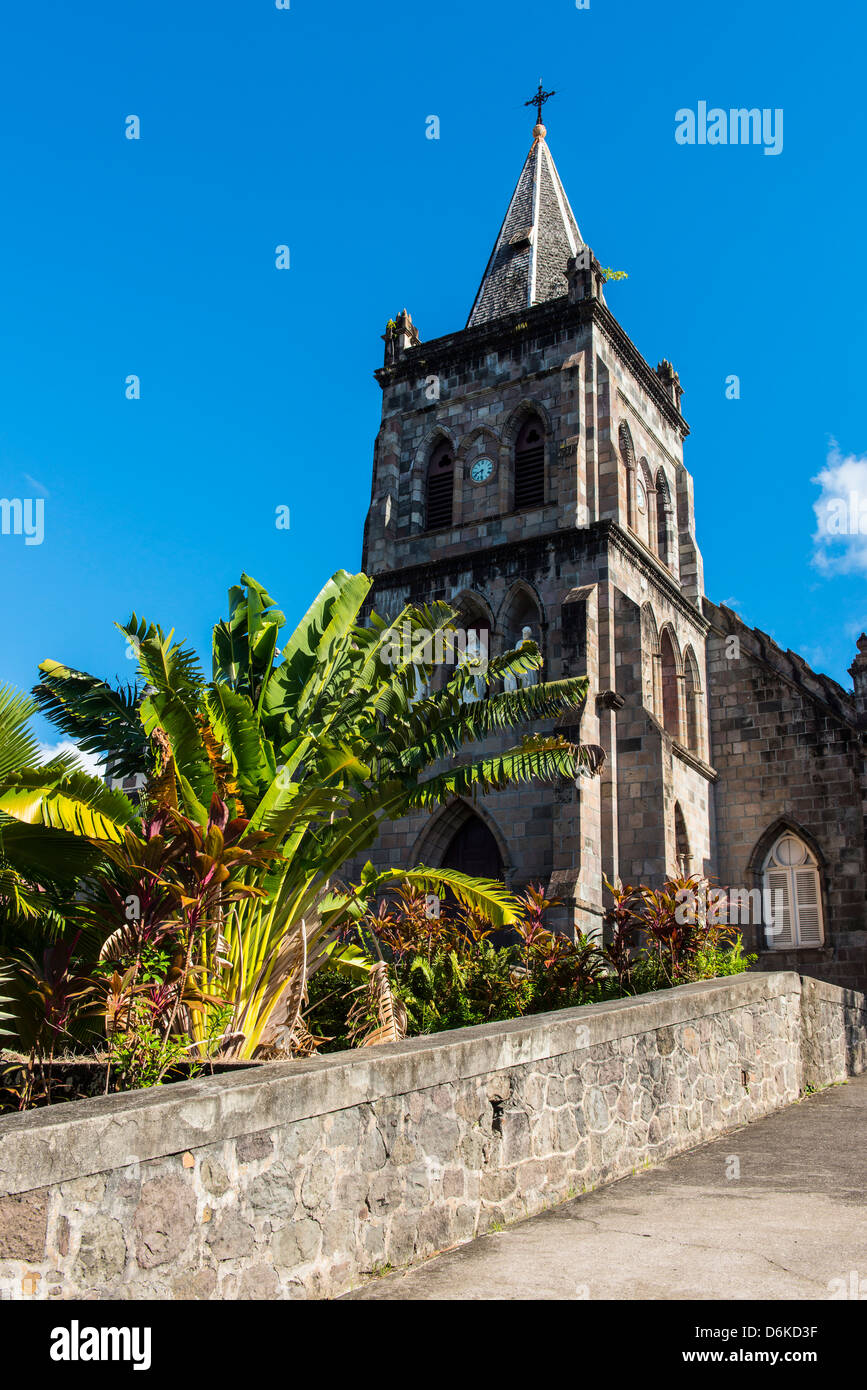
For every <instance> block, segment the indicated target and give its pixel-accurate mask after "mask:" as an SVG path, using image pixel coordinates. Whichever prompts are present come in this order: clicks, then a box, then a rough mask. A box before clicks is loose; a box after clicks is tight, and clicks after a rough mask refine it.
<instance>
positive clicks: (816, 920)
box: [762, 830, 825, 951]
mask: <svg viewBox="0 0 867 1390" xmlns="http://www.w3.org/2000/svg"><path fill="white" fill-rule="evenodd" d="M762 878H763V884H762V886H763V888H764V890H765V891H764V895H763V909H764V911H763V915H764V921H765V932H766V934H767V946H768V950H771V951H785V950H791V949H792V948H795V949H797V948H798V947H802V946H821V945H822V942H823V941H824V939H825V932H824V922H823V916H822V885H821V880H820V878H819V865H818V861H817V860H816V856H815V855H814V854H813V853H812V851H811V850H810V849H809V848H808V847H807V845H805V844H804V841H803V840H802V839H801V838H800V836H799V835H796V834H795V833H794V831H791V830H786V831H784V832H783V834H782V835H781V836H780V837H779V839H778V840H776V841H775V843H774V845H773V846H772V848H771V851H770V853H769V854H768V856H767V857H766V859H765V862H764V865H763V868H762Z"/></svg>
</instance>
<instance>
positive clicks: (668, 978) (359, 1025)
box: [306, 878, 755, 1050]
mask: <svg viewBox="0 0 867 1390" xmlns="http://www.w3.org/2000/svg"><path fill="white" fill-rule="evenodd" d="M698 887H699V880H697V879H694V878H673V879H669V880H668V881H667V882H666V883H665V884H664V885H663V887H662V888H661V889H650V888H646V887H640V888H637V889H633V888H626V889H624V888H621V887H620V886H617V887H616V888H612V907H611V908H610V910H609V924H608V925H609V928H610V930H609V931H608V932H606V938H607V941H608V944H607V945H604V946H603V945H602V944H600V943H597V942H595V941H592V940H589V939H588V938H587V937H585V936H582V935H581V934H580V933H578V934H577V935H576V938H575V939H574V940H573V939H572V938H571V937H567V936H565V935H563V934H562V933H559V932H555V931H552V930H551V929H550V928H549V927H548V926H547V924H546V918H547V915H548V913H549V911H550V909H551V908H552V907H554V906H555V904H554V903H552V902H548V901H547V900H546V899H545V897H544V893H543V891H542V888H541V887H540V886H537V887H530V888H529V889H528V890H527V892H526V893H525V894H524V895H523V896H522V898H521V899H520V900H519V920H518V923H517V926H516V929H515V933H514V940H513V941H511V942H509V943H506V944H497V942H496V940H495V939H494V937H493V935H492V932H491V930H490V928H489V927H488V926H487V925H486V924H485V923H484V922H483V921H480V920H479V918H478V916H477V915H476V914H475V913H473V912H472V911H468V910H467V909H457V910H451V911H449V910H446V911H444V912H443V913H441V914H440V915H439V916H437V917H433V918H431V916H430V914H429V910H428V904H427V901H426V899H425V898H424V896H423V895H421V894H420V893H419V892H418V891H416V890H414V889H412V888H411V887H402V888H400V889H398V891H397V892H396V893H395V894H394V895H393V897H392V898H391V900H390V901H389V902H383V903H380V905H379V907H378V908H377V909H376V910H370V911H369V912H367V913H366V914H364V916H363V917H362V918H361V919H360V920H359V921H358V922H356V923H354V924H353V925H352V926H351V927H348V928H346V929H345V930H344V931H343V932H342V933H341V945H340V948H339V951H343V952H348V953H349V959H350V961H351V963H352V968H349V969H347V968H346V965H345V963H344V961H343V960H341V958H340V955H339V952H335V955H334V958H333V960H332V961H329V964H328V966H327V968H326V969H324V970H322V971H320V972H319V974H318V975H317V976H316V977H315V979H314V980H313V981H312V982H311V986H310V1003H309V1008H308V1010H307V1012H306V1023H307V1026H308V1029H309V1032H310V1036H311V1037H312V1038H313V1039H314V1040H315V1041H316V1042H317V1043H318V1045H319V1046H321V1047H323V1048H324V1049H325V1050H333V1049H339V1048H342V1047H347V1046H359V1045H361V1046H364V1045H367V1044H369V1043H371V1042H381V1041H397V1040H398V1039H399V1038H401V1037H404V1036H407V1035H408V1034H420V1033H438V1032H441V1031H442V1030H443V1029H448V1028H458V1027H463V1026H465V1025H467V1024H475V1023H488V1022H492V1021H493V1020H496V1019H509V1018H518V1017H522V1016H524V1015H529V1014H536V1013H540V1012H544V1011H547V1010H551V1009H560V1008H566V1007H570V1006H576V1005H580V1004H590V1003H597V1002H601V1001H602V1000H606V999H616V998H620V997H624V996H626V995H632V994H640V993H644V992H646V991H648V990H651V989H661V988H666V987H669V986H671V985H674V984H685V983H688V982H689V981H692V980H700V979H708V978H711V977H713V976H716V975H733V974H739V973H740V972H742V971H744V970H747V969H748V968H749V966H750V965H751V964H753V963H754V961H755V957H753V956H745V955H744V953H743V945H742V941H741V938H740V936H739V935H738V934H737V933H733V932H730V931H728V930H727V929H725V928H723V927H717V926H714V925H713V924H712V923H709V922H708V921H707V920H706V919H705V920H700V919H698V920H695V921H693V922H688V923H685V924H682V923H681V922H679V921H678V920H677V916H678V915H680V916H682V915H683V914H678V907H679V905H680V904H681V903H682V901H683V898H684V895H685V894H686V893H688V892H690V891H693V890H697V889H698ZM359 958H360V959H362V960H364V959H366V960H367V961H368V962H370V963H371V965H372V963H373V962H374V961H376V965H375V966H373V970H372V975H373V972H375V978H371V979H370V981H369V982H364V981H362V982H361V983H357V982H356V979H355V975H356V974H357V972H358V964H357V962H358V960H359Z"/></svg>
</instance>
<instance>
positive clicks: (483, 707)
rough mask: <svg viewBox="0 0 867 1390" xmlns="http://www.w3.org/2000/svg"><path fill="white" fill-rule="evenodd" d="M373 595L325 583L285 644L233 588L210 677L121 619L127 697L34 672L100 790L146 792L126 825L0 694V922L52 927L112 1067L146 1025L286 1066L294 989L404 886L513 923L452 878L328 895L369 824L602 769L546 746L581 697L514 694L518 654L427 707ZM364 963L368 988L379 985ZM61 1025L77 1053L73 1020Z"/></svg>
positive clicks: (494, 890) (187, 655) (425, 873)
mask: <svg viewBox="0 0 867 1390" xmlns="http://www.w3.org/2000/svg"><path fill="white" fill-rule="evenodd" d="M370 588H371V581H370V579H368V578H367V577H366V576H365V575H350V574H347V573H346V572H344V571H340V572H338V573H337V574H336V575H334V576H333V577H332V579H331V580H329V582H328V583H327V584H326V586H325V587H324V589H323V590H322V591H321V593H320V594H319V595H318V596H317V598H316V600H315V601H314V603H313V604H312V606H311V607H310V609H309V610H308V612H307V613H306V614H305V616H304V618H303V619H302V621H301V623H300V624H299V625H298V627H297V628H296V629H295V631H294V632H293V633H292V634H291V636H290V637H289V639H288V641H286V642H285V643H282V645H281V641H282V639H281V632H282V629H283V628H284V626H285V619H284V616H283V614H282V613H281V612H280V611H279V609H278V608H277V606H276V604H275V602H274V600H273V599H272V598H271V597H270V595H269V594H268V593H267V592H266V591H265V590H264V589H263V588H262V587H261V585H259V584H257V583H256V582H255V581H254V580H252V579H250V578H248V577H247V576H242V582H241V584H240V585H239V586H236V587H234V588H233V589H231V590H230V593H229V613H228V617H227V618H226V619H224V620H222V621H220V622H218V623H217V625H216V627H215V628H214V633H213V642H212V653H211V674H210V679H208V678H207V677H206V676H205V674H204V671H203V669H202V667H201V664H200V662H199V659H198V658H197V656H196V654H195V653H194V652H193V651H191V650H190V649H189V648H188V647H186V646H184V645H183V644H182V643H179V642H176V641H175V640H174V634H173V632H168V633H166V632H165V631H164V630H163V629H162V628H160V627H159V626H157V625H155V624H153V623H149V622H147V621H145V620H143V619H139V618H138V617H137V616H136V615H133V616H132V617H131V618H130V620H129V622H127V623H126V624H124V625H122V626H120V631H121V632H122V634H123V636H124V637H125V639H126V641H127V643H128V644H129V649H130V651H131V652H132V653H134V655H135V659H136V664H137V672H136V678H135V680H134V681H133V682H132V683H130V684H128V685H126V686H123V687H113V686H111V685H110V684H109V683H108V682H105V681H102V680H100V679H99V678H98V677H95V676H92V675H90V674H88V673H86V672H83V671H79V670H76V669H75V668H73V667H71V666H68V665H64V664H61V663H59V662H57V661H53V660H52V661H46V662H44V663H43V664H42V666H41V668H40V672H41V681H40V684H39V685H38V686H37V687H36V690H35V691H34V698H35V701H36V704H37V705H38V707H39V709H40V710H41V711H42V713H43V714H45V715H47V717H48V718H49V719H51V720H52V722H53V723H54V724H55V726H56V727H57V728H58V729H59V730H60V731H61V732H62V733H64V734H66V735H67V736H68V737H69V738H71V739H74V740H75V741H76V743H77V744H78V746H79V747H80V748H82V749H83V750H85V751H87V752H89V753H91V754H95V755H97V756H98V757H100V758H101V759H102V760H103V761H104V763H105V765H106V768H107V770H108V771H110V773H111V774H112V775H113V776H115V777H120V776H128V775H132V774H137V775H139V776H141V777H143V778H144V779H145V780H146V788H145V791H144V794H143V798H144V804H143V806H142V807H137V806H135V805H133V803H132V802H131V801H130V800H129V799H128V798H126V797H125V796H124V795H122V794H121V793H119V792H111V791H108V790H107V789H106V787H105V786H104V785H103V784H102V783H100V782H98V781H94V779H89V778H86V777H84V775H83V774H81V773H78V772H75V771H74V770H73V769H72V767H71V766H69V765H68V763H66V762H65V761H64V760H56V761H55V763H52V764H48V765H47V766H46V767H43V768H38V767H37V766H36V763H35V759H36V754H37V751H38V750H37V749H36V748H35V744H34V742H33V740H32V739H30V736H29V735H27V734H26V732H22V721H26V718H27V717H28V716H29V713H30V712H31V711H32V708H33V706H32V704H31V702H29V701H24V700H22V698H21V697H17V698H18V700H19V703H18V704H17V705H14V707H13V710H12V713H11V714H10V716H9V720H8V721H7V723H8V729H7V728H4V726H3V723H2V713H3V711H2V707H0V741H2V744H3V751H2V755H0V817H2V821H0V833H2V836H3V848H4V858H3V862H2V871H3V873H4V875H6V876H5V877H4V878H3V879H2V880H0V898H2V904H3V909H4V914H5V915H6V916H7V917H8V918H9V919H10V920H12V921H16V922H18V921H24V920H26V919H27V917H28V914H30V915H31V916H34V915H37V916H38V917H39V919H40V922H41V924H42V927H41V929H42V930H43V935H44V934H45V932H44V927H45V920H46V914H50V913H51V912H52V911H55V912H56V914H57V921H56V923H55V932H54V935H55V936H57V935H58V934H60V935H63V934H64V933H65V934H66V941H67V946H69V941H70V940H72V941H73V942H74V945H73V946H71V947H69V952H68V962H67V972H68V973H69V975H70V978H72V977H73V976H74V977H75V978H76V979H78V976H79V974H81V969H82V965H83V964H85V963H86V964H87V970H86V971H85V974H86V975H88V978H89V977H91V976H92V979H90V983H89V985H87V986H86V987H84V992H83V993H82V996H81V997H82V999H83V1000H84V999H86V1001H87V1002H86V1005H85V1004H84V1003H83V1004H82V1011H85V1009H86V1011H87V1016H88V1018H91V1017H92V1016H93V1015H94V1013H96V1014H97V1015H98V1016H99V1017H100V1019H101V1020H102V1025H103V1027H104V1030H105V1033H106V1035H107V1037H108V1039H109V1043H110V1044H111V1045H112V1046H114V1047H115V1048H116V1049H125V1050H126V1052H127V1053H128V1052H129V1035H130V1033H131V1032H133V1031H135V1030H138V1033H139V1034H141V1033H142V1030H143V1029H144V1027H145V1025H146V1026H147V1027H148V1028H150V1029H151V1030H152V1032H153V1034H154V1038H156V1039H157V1041H158V1040H159V1039H162V1040H163V1042H164V1043H165V1044H166V1046H165V1058H164V1059H163V1060H166V1059H168V1061H167V1065H172V1064H173V1059H174V1057H175V1049H174V1043H173V1044H172V1046H171V1047H169V1040H170V1039H177V1038H178V1037H181V1038H182V1039H184V1046H186V1047H187V1048H188V1050H189V1052H190V1053H191V1054H192V1055H197V1056H204V1055H207V1054H213V1053H214V1052H219V1053H220V1054H221V1055H224V1056H230V1057H231V1056H240V1057H252V1056H256V1055H259V1056H262V1055H273V1053H274V1052H275V1051H277V1050H280V1049H283V1050H286V1049H293V1048H296V1047H297V1046H299V1045H301V1044H302V1043H303V1039H304V1037H305V1030H304V1025H303V1018H302V1011H303V1001H304V997H305V992H306V989H307V982H308V978H309V977H310V975H311V974H312V973H314V972H315V970H316V969H317V968H318V967H319V966H320V965H322V964H323V963H324V962H330V959H331V956H330V954H329V953H330V952H331V950H332V943H333V940H334V935H335V933H336V932H337V931H338V930H339V928H340V927H341V925H343V924H345V922H346V921H347V920H357V919H358V918H359V916H361V915H363V914H364V913H365V912H368V911H369V910H371V908H372V907H373V905H374V904H375V903H376V901H377V900H378V899H379V898H380V897H381V895H382V894H383V893H385V892H388V891H390V890H393V889H394V888H395V886H396V885H398V884H400V883H402V882H403V883H406V884H408V885H410V886H411V887H412V888H413V889H414V890H417V891H419V892H422V891H423V892H424V893H426V894H431V893H437V894H440V895H443V894H445V893H449V894H451V895H453V896H454V898H455V899H456V900H457V901H458V902H459V903H460V904H461V905H462V907H463V908H464V909H465V910H466V911H468V912H472V913H474V914H476V915H477V916H478V917H479V918H481V919H483V920H484V921H485V923H487V924H488V925H489V926H491V927H496V928H501V929H502V928H506V927H513V926H515V925H516V924H517V923H518V921H519V919H520V905H519V904H518V903H517V902H516V901H515V900H514V899H513V898H512V897H511V896H510V895H509V894H508V893H507V892H506V891H505V889H504V888H503V885H502V884H499V885H498V884H494V883H490V882H486V881H482V880H476V879H471V878H467V877H466V876H464V875H461V874H458V873H456V872H454V871H448V870H442V869H433V868H427V867H425V866H419V867H418V868H417V869H414V870H412V871H409V872H406V871H403V870H398V869H393V870H388V871H386V872H382V873H376V872H374V871H373V869H371V868H370V867H369V866H368V868H367V869H366V870H365V871H364V874H363V875H362V878H361V881H360V882H359V883H358V884H357V885H355V886H354V887H353V888H351V889H350V888H347V887H345V886H343V885H342V884H341V883H340V881H339V878H338V875H339V873H340V871H341V869H342V866H343V865H344V864H345V863H346V862H347V861H348V860H352V859H354V858H356V857H357V856H359V855H360V854H362V853H363V851H364V850H365V849H367V847H368V846H370V845H371V844H372V843H373V841H374V840H375V839H376V837H377V835H378V833H379V830H380V827H381V826H382V824H383V822H385V821H388V820H393V819H398V818H400V817H401V816H403V815H405V814H407V813H408V812H411V811H418V810H426V811H432V810H434V809H436V808H437V807H438V806H440V805H443V804H445V803H447V802H449V801H451V800H452V799H453V798H454V797H456V796H464V795H475V794H477V793H480V794H484V793H485V792H487V791H490V790H494V789H497V788H501V787H504V786H506V785H508V784H510V783H513V782H518V781H528V780H531V779H536V778H538V779H545V780H559V779H563V778H570V779H573V778H575V777H576V776H579V775H592V774H593V773H594V772H596V771H598V770H599V767H600V766H601V762H602V754H601V750H599V749H596V748H587V747H582V746H580V745H576V744H575V743H574V742H572V741H571V740H570V739H569V738H567V737H565V736H564V734H563V733H561V732H558V731H557V727H556V725H557V721H560V720H562V721H564V722H565V723H566V724H568V725H574V724H575V723H576V722H577V718H578V715H579V713H580V709H581V707H582V704H583V701H584V699H585V696H586V681H585V680H584V679H572V680H563V681H557V682H548V683H544V682H543V683H539V684H534V685H524V684H523V683H522V682H521V681H520V679H518V678H519V677H521V676H523V675H526V674H527V673H528V672H530V671H533V670H537V669H538V668H539V667H540V666H541V658H540V655H539V652H538V650H537V648H536V647H535V646H534V645H533V644H532V643H530V642H525V643H523V644H522V646H521V647H520V648H519V649H517V650H515V651H512V652H509V653H506V654H505V655H503V656H502V657H499V658H497V659H495V660H492V661H491V662H490V663H489V664H487V665H485V666H482V665H479V664H478V663H474V662H473V661H472V660H470V661H467V662H465V663H464V664H462V665H458V666H457V668H456V669H455V671H454V673H453V675H452V677H451V679H450V680H448V681H447V682H446V683H445V685H443V686H442V688H440V689H438V690H434V689H433V688H432V687H433V677H434V674H435V673H434V667H433V665H432V663H430V662H427V663H426V662H425V661H421V662H419V661H418V659H416V660H414V661H413V660H409V659H407V660H405V661H403V662H401V661H400V660H398V661H397V662H394V661H393V660H392V659H391V654H390V653H389V659H386V651H385V644H384V637H385V635H386V633H387V631H388V630H389V625H388V624H387V623H386V621H385V619H383V618H381V617H380V616H378V615H377V614H376V613H367V605H368V600H369V594H370ZM456 618H457V615H456V613H455V612H454V611H453V610H452V609H450V608H449V607H448V606H447V605H445V604H433V605H430V606H421V607H414V606H410V607H407V608H406V609H405V610H404V612H403V613H401V614H400V615H398V617H397V618H396V619H395V620H394V622H393V623H392V625H391V626H392V627H397V626H399V627H400V628H401V630H404V629H406V630H408V631H409V633H410V635H411V639H412V640H411V642H410V644H409V651H410V652H411V653H412V654H413V655H414V656H415V657H416V658H418V652H419V648H420V644H419V642H417V641H415V640H414V639H415V638H416V636H421V635H422V634H424V636H425V638H427V639H428V646H427V647H426V648H425V647H424V643H423V642H422V643H421V648H422V650H425V649H426V650H427V651H428V653H430V652H432V651H433V650H435V644H432V643H430V641H429V639H430V638H431V637H433V638H436V636H437V635H438V634H440V633H442V634H454V633H455V631H456V630H455V627H454V624H455V621H456ZM506 677H514V678H515V679H514V680H509V681H506V679H505V678H506ZM504 683H505V684H506V685H510V686H511V685H514V686H516V688H515V689H506V688H504ZM480 687H481V688H483V691H484V695H485V698H479V695H480ZM6 698H7V701H12V700H13V697H12V696H11V695H8V694H7V697H6ZM16 720H17V724H16ZM516 727H517V728H518V729H519V730H520V735H519V737H518V738H517V740H516V741H514V742H512V743H511V744H509V745H508V746H507V747H505V748H501V747H500V746H499V745H501V744H502V743H504V742H506V739H505V738H504V737H503V736H504V735H506V734H508V732H509V731H510V730H511V729H513V728H516ZM16 729H17V732H16ZM28 739H30V741H29V742H28ZM16 740H17V742H16ZM7 745H8V746H7ZM472 745H476V748H475V749H473V747H472ZM492 746H493V747H494V751H492ZM16 750H17V751H16ZM37 832H38V837H39V842H38V844H37V843H36V838H35V837H36V835H37ZM28 837H29V839H28ZM45 837H49V838H48V839H46V838H45ZM50 837H53V839H51V838H50ZM7 840H8V844H9V852H8V853H7V849H6V845H7ZM28 846H29V854H30V856H31V857H30V859H29V860H27V857H26V856H27V853H28ZM49 850H51V851H52V852H53V854H54V856H55V858H56V860H57V865H56V866H55V867H56V874H55V873H53V872H49V867H48V866H46V865H45V863H44V857H45V855H46V854H47V853H48V852H49ZM34 855H35V858H34ZM16 856H17V858H16ZM83 881H85V882H86V883H87V892H86V893H85V894H82V895H80V899H81V900H80V901H77V902H74V903H71V902H70V898H71V896H72V895H71V888H72V885H73V884H74V883H78V884H81V883H82V882H83ZM55 886H56V888H57V890H58V891H57V892H56V893H55V891H54V888H55ZM373 966H374V963H372V962H368V974H367V986H368V987H369V988H373V987H374V986H373V982H374V981H375V980H376V979H377V978H379V979H380V980H381V979H382V976H383V972H382V971H376V970H375V969H374V968H373ZM359 968H362V967H359ZM17 973H18V977H19V978H21V974H22V971H21V969H20V968H19V969H18V972H17ZM76 988H77V986H76ZM76 997H78V996H77V995H76ZM0 998H2V989H0ZM2 1010H3V1005H2V1002H0V1012H2ZM59 1028H60V1029H62V1030H63V1031H64V1032H65V1033H66V1034H69V1035H70V1036H72V1034H71V1030H70V1027H69V1020H68V1019H66V1018H64V1021H63V1023H62V1024H61V1025H59ZM151 1042H153V1039H151ZM155 1052H156V1054H157V1055H154V1053H155ZM158 1054H159V1049H158V1047H156V1045H154V1046H150V1047H149V1049H148V1056H147V1059H146V1063H145V1061H144V1060H142V1059H141V1058H139V1059H138V1062H136V1061H135V1059H134V1060H133V1061H132V1062H128V1063H126V1064H125V1066H126V1070H127V1072H130V1071H134V1070H135V1067H136V1066H140V1070H141V1073H142V1074H147V1075H149V1076H151V1077H153V1076H156V1078H157V1079H161V1078H162V1076H163V1075H164V1071H165V1069H164V1067H163V1061H162V1060H161V1059H160V1055H158Z"/></svg>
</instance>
